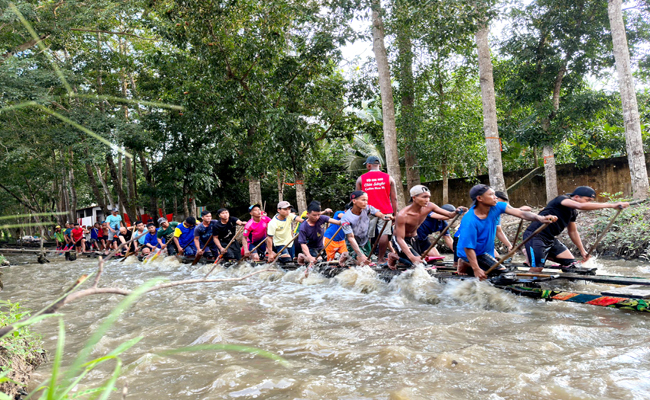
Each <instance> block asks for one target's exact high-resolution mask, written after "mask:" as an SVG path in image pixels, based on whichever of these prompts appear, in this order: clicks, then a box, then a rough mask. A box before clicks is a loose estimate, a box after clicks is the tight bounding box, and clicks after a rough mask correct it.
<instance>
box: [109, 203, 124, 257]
mask: <svg viewBox="0 0 650 400" xmlns="http://www.w3.org/2000/svg"><path fill="white" fill-rule="evenodd" d="M118 213H119V210H118V209H117V208H114V209H113V210H112V211H111V215H109V216H108V217H106V223H107V224H108V232H109V234H108V243H112V247H113V248H114V249H117V245H118V244H117V240H116V239H117V236H118V234H119V232H120V227H121V226H122V216H121V215H118Z"/></svg>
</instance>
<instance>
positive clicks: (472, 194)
mask: <svg viewBox="0 0 650 400" xmlns="http://www.w3.org/2000/svg"><path fill="white" fill-rule="evenodd" d="M488 190H490V186H488V185H485V184H482V183H481V184H479V185H474V186H473V187H472V188H471V189H470V190H469V198H470V199H472V202H473V203H472V205H474V204H476V198H477V197H478V196H481V195H483V194H485V192H487V191H488Z"/></svg>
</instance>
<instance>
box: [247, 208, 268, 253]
mask: <svg viewBox="0 0 650 400" xmlns="http://www.w3.org/2000/svg"><path fill="white" fill-rule="evenodd" d="M248 213H249V214H250V215H251V219H249V220H248V222H246V225H245V226H244V256H245V257H248V258H252V259H253V260H255V261H258V260H259V259H260V258H261V257H260V255H261V256H262V257H264V254H265V253H266V244H265V242H266V229H267V228H268V226H269V222H271V218H269V217H267V216H266V213H264V212H262V207H261V206H260V205H259V204H253V205H252V206H250V207H248ZM260 243H262V244H261V245H260V247H258V248H257V249H256V250H255V252H253V253H251V250H253V249H254V248H255V247H257V245H259V244H260Z"/></svg>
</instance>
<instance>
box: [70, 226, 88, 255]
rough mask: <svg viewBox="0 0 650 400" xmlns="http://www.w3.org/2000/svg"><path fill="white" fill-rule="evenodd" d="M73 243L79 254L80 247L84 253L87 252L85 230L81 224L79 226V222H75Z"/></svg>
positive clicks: (72, 234)
mask: <svg viewBox="0 0 650 400" xmlns="http://www.w3.org/2000/svg"><path fill="white" fill-rule="evenodd" d="M71 236H72V243H73V245H74V248H75V250H76V252H77V254H79V249H81V252H82V253H85V252H86V239H85V238H84V230H83V228H82V227H81V226H79V223H78V222H77V223H75V224H74V229H72V233H71Z"/></svg>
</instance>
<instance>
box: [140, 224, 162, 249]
mask: <svg viewBox="0 0 650 400" xmlns="http://www.w3.org/2000/svg"><path fill="white" fill-rule="evenodd" d="M147 231H148V232H147V234H146V235H144V246H143V247H142V254H143V255H147V254H149V253H151V252H152V251H154V250H156V249H157V248H160V245H159V244H158V234H157V229H156V225H154V224H153V223H152V222H149V223H148V224H147Z"/></svg>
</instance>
